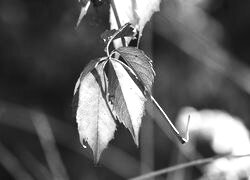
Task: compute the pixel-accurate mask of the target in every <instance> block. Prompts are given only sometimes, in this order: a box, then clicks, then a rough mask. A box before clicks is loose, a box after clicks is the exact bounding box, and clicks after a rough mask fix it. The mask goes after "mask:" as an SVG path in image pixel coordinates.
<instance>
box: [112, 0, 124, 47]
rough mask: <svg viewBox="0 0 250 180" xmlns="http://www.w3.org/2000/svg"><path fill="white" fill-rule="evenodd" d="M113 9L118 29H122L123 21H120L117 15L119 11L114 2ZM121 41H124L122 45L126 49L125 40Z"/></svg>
mask: <svg viewBox="0 0 250 180" xmlns="http://www.w3.org/2000/svg"><path fill="white" fill-rule="evenodd" d="M111 7H112V10H113V12H114V15H115V20H116V23H117V26H118V29H120V28H121V27H122V25H121V21H120V19H119V16H118V13H117V9H116V6H115V2H114V0H111ZM121 40H122V45H123V46H124V47H125V46H126V41H125V38H124V37H121Z"/></svg>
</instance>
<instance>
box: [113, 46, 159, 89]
mask: <svg viewBox="0 0 250 180" xmlns="http://www.w3.org/2000/svg"><path fill="white" fill-rule="evenodd" d="M116 51H117V52H118V53H119V54H120V55H121V57H122V58H123V59H124V60H125V62H126V63H127V64H128V66H129V67H130V68H131V69H132V70H133V71H134V73H135V74H136V76H137V77H138V78H139V81H141V82H142V83H143V86H144V87H145V88H146V90H147V91H148V92H150V93H151V89H152V85H153V83H154V76H155V72H154V69H153V65H152V60H151V59H150V58H149V57H148V56H147V55H146V54H145V53H144V52H143V51H142V50H140V49H137V48H134V47H120V48H118V49H116Z"/></svg>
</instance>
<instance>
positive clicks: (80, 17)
mask: <svg viewBox="0 0 250 180" xmlns="http://www.w3.org/2000/svg"><path fill="white" fill-rule="evenodd" d="M79 2H81V0H79ZM89 5H90V0H88V2H87V3H86V4H84V6H82V8H81V12H80V16H79V18H78V21H77V24H76V27H78V26H79V24H80V22H81V20H82V18H83V17H84V16H85V15H86V14H87V11H88V9H89Z"/></svg>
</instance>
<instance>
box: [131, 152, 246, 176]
mask: <svg viewBox="0 0 250 180" xmlns="http://www.w3.org/2000/svg"><path fill="white" fill-rule="evenodd" d="M249 156H250V154H246V155H225V156H214V157H209V158H204V159H197V160H194V161H191V162H187V163H182V164H177V165H175V166H171V167H167V168H164V169H160V170H157V171H153V172H150V173H147V174H144V175H141V176H138V177H134V178H131V179H130V180H145V179H148V178H152V177H155V176H159V175H162V174H166V173H170V172H173V171H177V170H180V169H184V168H188V167H192V166H197V165H201V164H206V163H211V162H213V161H215V160H217V159H220V158H228V159H232V158H243V157H249Z"/></svg>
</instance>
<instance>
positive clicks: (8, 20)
mask: <svg viewBox="0 0 250 180" xmlns="http://www.w3.org/2000/svg"><path fill="white" fill-rule="evenodd" d="M169 3H170V5H171V2H169ZM166 6H168V1H167V2H166V1H165V2H164V3H162V6H161V8H162V9H165V11H167V10H168V9H167V8H169V7H166ZM170 7H171V6H170ZM174 7H175V6H173V8H174ZM249 9H250V1H247V0H242V1H232V0H220V1H209V3H208V4H207V5H206V6H205V8H203V9H202V11H204V12H203V13H205V14H206V16H207V18H208V19H210V20H212V21H215V22H217V23H218V24H219V25H220V27H221V29H222V31H220V32H218V31H215V32H214V34H213V35H211V36H210V35H207V34H205V35H204V37H207V38H208V39H209V42H212V44H213V43H215V44H216V46H215V47H214V46H212V48H211V49H210V46H209V45H210V44H209V43H207V42H205V41H204V42H203V41H199V40H198V41H191V43H190V46H202V45H204V46H206V45H208V47H207V46H206V47H205V48H207V49H206V50H205V51H206V52H208V54H209V53H211V52H213V53H217V52H221V51H222V50H221V49H223V52H226V53H228V54H230V58H229V59H228V58H226V57H225V56H223V58H225V59H227V60H228V62H229V67H227V68H226V70H225V71H222V72H220V71H217V70H216V68H211V67H209V66H207V65H206V63H204V61H198V60H197V57H195V55H194V54H192V53H191V54H189V53H187V52H185V51H184V50H183V49H182V48H181V47H180V46H179V44H178V42H179V41H181V40H182V38H185V37H186V36H187V34H185V33H183V32H182V31H180V28H183V27H185V25H183V26H182V25H181V26H178V27H176V26H174V25H173V24H171V23H172V22H173V21H174V20H173V21H171V15H172V14H171V13H170V16H167V17H166V16H165V14H164V12H165V11H164V10H163V11H161V12H160V13H157V14H156V15H155V16H154V17H153V19H152V21H151V22H150V23H149V24H147V26H146V27H145V34H143V37H142V44H141V47H142V49H144V50H145V52H146V54H149V56H150V57H152V59H153V60H154V62H155V63H154V67H155V71H156V74H157V75H156V79H155V84H154V87H155V88H154V94H155V98H156V99H157V100H159V103H160V104H161V105H162V107H163V108H164V109H165V110H166V112H167V114H168V115H169V116H170V117H171V119H173V121H174V119H175V118H176V116H177V114H178V112H179V110H180V109H181V108H182V107H184V106H193V107H195V108H197V109H202V108H210V109H221V110H225V111H227V112H229V113H231V114H233V115H235V116H238V117H240V118H242V119H243V121H244V123H245V124H246V125H247V126H248V127H249V126H250V122H249V115H250V109H249V107H250V98H249V92H250V90H249V89H247V88H246V87H247V86H248V87H249V84H247V82H248V81H242V82H241V79H244V78H245V77H247V75H249V73H250V72H249V71H247V70H248V66H249V64H250V62H249V56H250V35H249V32H250V21H249V19H250V13H249ZM176 12H177V13H178V11H176ZM79 13H80V6H79V4H78V1H77V0H70V1H68V0H60V1H58V0H1V2H0V142H1V144H2V145H1V146H3V147H5V148H6V149H7V150H8V152H9V153H11V154H12V156H14V157H16V158H17V161H18V162H20V164H21V166H22V167H23V168H24V169H25V170H26V171H27V172H28V173H30V174H31V176H32V177H33V178H34V179H36V177H35V176H34V175H33V173H34V171H33V170H31V169H30V168H29V167H30V166H29V165H27V164H29V163H30V162H32V160H31V159H30V156H24V154H25V153H26V154H27V153H30V154H32V156H33V157H34V158H35V159H36V160H38V161H39V162H41V163H42V164H44V166H47V165H46V160H45V157H44V152H43V149H42V147H41V145H40V142H39V138H38V137H37V133H36V131H35V130H34V127H33V124H32V122H33V121H32V117H31V116H30V113H33V112H40V113H43V114H45V115H46V117H47V118H48V121H49V123H50V125H51V128H52V130H53V133H54V135H55V138H56V141H57V145H58V149H59V152H60V154H61V157H62V161H63V164H64V166H65V168H66V170H67V172H68V175H69V177H70V179H74V180H78V179H84V180H85V179H123V178H128V177H132V176H136V175H139V174H140V171H139V169H140V167H139V166H137V165H138V162H140V148H136V146H135V145H134V144H133V140H132V138H131V136H130V135H129V133H128V131H127V130H126V129H125V128H123V127H122V126H119V127H118V130H119V133H117V132H116V139H115V140H112V142H111V146H112V147H110V148H108V149H107V150H105V152H104V154H103V156H102V158H101V163H100V165H98V166H97V167H96V166H95V165H94V164H93V162H92V155H91V151H90V150H89V149H83V148H82V147H81V145H80V142H79V138H78V132H77V125H76V122H75V118H74V115H73V114H72V105H71V102H72V96H73V90H74V86H75V83H76V81H77V78H78V76H79V74H80V72H81V71H82V69H83V68H84V66H85V65H86V64H87V63H88V62H89V61H90V60H91V59H93V58H96V57H101V56H104V55H105V53H104V51H103V48H104V44H103V42H102V41H101V39H100V34H101V33H102V32H103V31H104V30H105V29H108V27H109V20H108V16H109V14H108V13H109V11H108V5H107V4H106V3H104V5H102V6H100V7H97V8H94V7H93V6H91V7H90V9H89V11H88V14H87V15H86V17H84V19H83V21H82V22H81V24H80V26H79V27H78V28H77V29H75V26H76V22H77V19H78V15H79ZM197 16H198V14H197ZM173 17H174V16H173ZM168 18H170V20H169V19H168ZM162 19H163V20H162ZM164 19H165V20H164ZM187 23H188V22H187ZM207 23H208V24H209V22H207ZM164 28H166V29H164ZM209 28H210V27H209V25H208V26H207V32H209V33H210V29H209ZM182 30H184V31H185V29H182ZM192 30H194V34H196V33H201V34H202V32H200V31H199V30H197V32H196V31H195V30H196V29H195V27H193V29H192V28H191V30H190V31H192ZM211 31H212V29H211ZM162 32H163V33H166V34H165V35H163V34H162ZM198 35H199V36H200V34H198ZM198 35H197V36H198ZM165 37H169V38H165ZM217 37H218V38H217ZM176 39H177V40H176ZM201 39H203V38H201ZM192 43H194V44H192ZM195 43H197V44H198V45H197V44H195ZM199 43H200V44H201V45H200V44H199ZM184 49H185V48H184ZM197 51H199V49H198V50H197ZM222 54H223V53H222ZM192 55H194V56H192ZM204 56H205V55H204ZM198 57H199V56H198ZM231 57H233V58H231ZM219 59H220V58H219ZM232 59H233V60H234V61H233V62H232V61H231V60H232ZM234 64H236V65H235V66H234ZM222 67H225V66H224V65H223V64H222ZM234 67H235V69H234ZM243 71H244V72H246V73H243V74H242V73H241V72H243ZM248 77H250V76H248ZM248 83H250V82H248ZM154 129H155V133H154V137H155V142H154V150H155V160H154V165H155V168H154V169H159V168H163V167H166V166H169V165H170V155H168V154H171V153H172V152H173V151H175V149H176V145H175V144H174V143H172V142H171V141H169V139H168V138H167V137H166V136H165V135H164V134H163V133H162V132H161V131H160V130H159V128H158V127H157V126H155V125H154ZM142 133H143V131H142ZM144 133H147V132H146V131H145V132H144ZM117 149H118V150H117ZM1 152H3V151H1ZM119 152H121V153H122V154H124V153H125V154H126V155H128V156H129V157H131V158H132V159H133V161H129V160H128V159H127V158H126V157H127V156H125V155H124V157H123V155H121V154H119ZM116 153H118V154H116ZM2 155H3V154H2ZM2 155H1V158H2V159H3V156H2ZM204 156H207V154H205V155H204ZM116 157H117V158H116ZM122 159H125V160H127V161H128V162H127V161H124V163H123V161H121V160H122ZM134 160H135V161H136V163H137V164H136V163H132V162H134ZM102 161H103V163H102ZM112 161H113V162H112ZM2 162H3V161H2ZM130 163H132V165H133V166H130V167H128V165H131V164H130ZM103 164H104V165H103ZM117 166H120V167H117ZM38 169H39V168H37V169H36V170H37V171H39V170H38ZM117 169H118V170H117ZM119 171H121V172H119ZM197 174H199V173H197ZM122 176H123V178H122ZM0 179H4V180H5V179H6V180H7V179H14V177H13V174H12V172H11V171H9V170H8V169H6V167H5V166H4V165H3V164H2V163H1V164H0Z"/></svg>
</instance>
